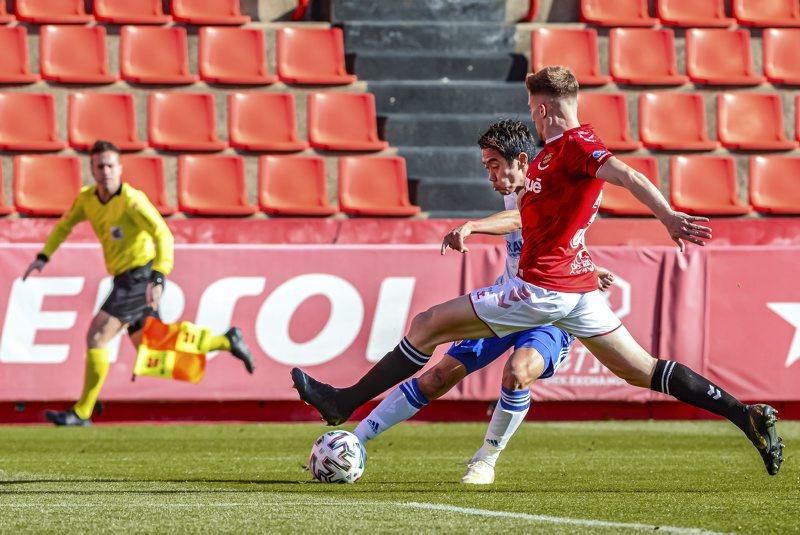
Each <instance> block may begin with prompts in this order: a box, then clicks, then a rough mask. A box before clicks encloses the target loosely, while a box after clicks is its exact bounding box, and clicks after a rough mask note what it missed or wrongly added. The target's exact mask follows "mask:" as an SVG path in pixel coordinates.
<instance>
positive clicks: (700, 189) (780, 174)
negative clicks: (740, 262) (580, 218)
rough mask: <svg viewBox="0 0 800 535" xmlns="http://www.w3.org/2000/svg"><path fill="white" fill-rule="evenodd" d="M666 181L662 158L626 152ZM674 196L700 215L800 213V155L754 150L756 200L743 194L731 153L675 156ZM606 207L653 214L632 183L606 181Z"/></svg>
mask: <svg viewBox="0 0 800 535" xmlns="http://www.w3.org/2000/svg"><path fill="white" fill-rule="evenodd" d="M621 159H622V160H623V161H624V162H626V163H627V164H628V165H630V166H631V167H633V168H634V169H636V170H638V171H640V172H641V173H642V174H644V175H645V176H647V177H648V178H649V179H650V180H651V181H652V182H653V184H655V185H656V186H657V187H660V186H661V180H660V178H659V174H658V165H657V162H656V159H655V158H653V157H649V156H644V157H641V156H639V157H637V156H626V157H622V158H621ZM669 175H670V176H669V191H670V201H671V204H672V206H673V207H674V208H675V209H676V210H680V211H682V212H686V213H689V214H696V215H713V216H726V215H745V214H748V213H750V212H751V210H753V209H755V210H757V211H758V212H761V213H763V214H772V215H798V214H800V158H798V157H787V156H752V157H751V158H750V180H749V185H748V190H749V196H750V204H744V203H742V202H741V200H740V199H739V186H738V180H737V176H736V161H735V160H734V159H733V158H731V157H728V156H673V157H672V158H670V171H669ZM600 210H601V211H602V212H604V213H607V214H613V215H630V216H644V215H651V212H650V210H648V209H647V208H646V207H645V206H644V205H643V204H642V203H640V202H639V201H638V200H636V198H634V196H633V195H632V194H631V193H630V192H629V191H628V190H626V189H624V188H620V187H618V186H612V185H610V184H609V185H606V187H605V188H604V190H603V199H602V201H601V204H600Z"/></svg>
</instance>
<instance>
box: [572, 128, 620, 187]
mask: <svg viewBox="0 0 800 535" xmlns="http://www.w3.org/2000/svg"><path fill="white" fill-rule="evenodd" d="M570 155H571V159H572V165H573V167H574V168H575V169H577V170H579V171H581V172H583V173H586V174H587V175H588V176H590V177H592V178H594V177H595V175H597V170H598V169H600V167H601V166H602V165H603V164H604V163H606V161H607V160H608V159H609V158H611V157H612V156H613V154H611V151H609V150H608V149H607V148H606V146H605V145H604V144H603V142H602V141H600V138H598V137H597V134H595V133H594V132H592V131H591V130H588V131H587V130H578V132H577V133H576V135H575V138H574V141H573V143H571V147H570Z"/></svg>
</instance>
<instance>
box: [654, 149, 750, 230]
mask: <svg viewBox="0 0 800 535" xmlns="http://www.w3.org/2000/svg"><path fill="white" fill-rule="evenodd" d="M669 173H670V177H669V190H670V199H671V202H672V205H673V206H674V207H675V209H677V210H680V211H683V212H686V213H687V214H694V215H706V216H734V215H744V214H747V213H748V212H750V206H748V205H746V204H744V203H742V201H741V200H740V199H739V186H738V184H737V180H736V161H735V160H734V159H733V158H731V157H730V156H673V157H672V158H670V170H669Z"/></svg>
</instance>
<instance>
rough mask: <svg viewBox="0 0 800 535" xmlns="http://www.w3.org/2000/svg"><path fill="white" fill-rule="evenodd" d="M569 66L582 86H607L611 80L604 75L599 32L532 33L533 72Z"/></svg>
mask: <svg viewBox="0 0 800 535" xmlns="http://www.w3.org/2000/svg"><path fill="white" fill-rule="evenodd" d="M549 65H565V66H567V67H569V68H570V70H572V72H573V73H574V74H575V77H576V78H577V79H578V83H579V84H580V85H581V86H590V85H604V84H607V83H608V82H610V81H611V78H610V77H609V76H606V75H605V74H601V73H600V55H599V53H598V51H597V30H595V29H594V28H587V29H572V28H570V29H556V28H538V29H536V30H534V31H533V32H532V33H531V70H533V72H536V71H538V70H540V69H542V68H543V67H547V66H549Z"/></svg>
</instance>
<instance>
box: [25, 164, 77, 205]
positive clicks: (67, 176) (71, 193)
mask: <svg viewBox="0 0 800 535" xmlns="http://www.w3.org/2000/svg"><path fill="white" fill-rule="evenodd" d="M82 185H83V182H82V181H81V162H80V160H79V159H78V158H77V157H75V156H29V155H25V156H15V157H14V205H15V206H16V207H17V212H19V213H20V214H23V215H28V216H60V215H61V214H63V213H64V212H66V211H67V210H69V207H70V206H72V202H73V201H74V200H75V197H76V196H77V195H78V193H79V192H80V190H81V186H82Z"/></svg>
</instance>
